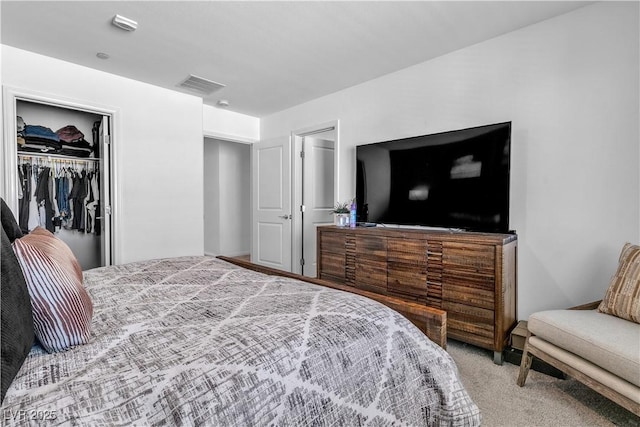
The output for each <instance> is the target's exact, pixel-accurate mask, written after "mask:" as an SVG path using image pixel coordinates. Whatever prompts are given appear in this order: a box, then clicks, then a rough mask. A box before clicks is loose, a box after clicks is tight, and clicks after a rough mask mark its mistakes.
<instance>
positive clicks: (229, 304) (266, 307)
mask: <svg viewBox="0 0 640 427" xmlns="http://www.w3.org/2000/svg"><path fill="white" fill-rule="evenodd" d="M84 283H85V286H86V289H87V291H88V292H89V295H90V296H91V298H92V301H93V304H94V315H93V319H92V324H91V339H90V341H89V343H87V344H85V345H81V346H76V347H74V348H72V349H71V350H68V351H65V352H60V353H52V354H49V353H47V352H45V351H44V350H43V349H42V348H41V347H40V346H38V345H35V346H34V347H33V349H32V350H31V352H30V353H29V355H28V357H27V359H26V361H25V362H24V364H23V366H22V368H21V369H20V371H19V372H18V375H17V376H16V378H15V380H14V381H13V383H12V385H11V387H10V388H9V390H8V392H7V395H6V397H5V400H4V402H3V404H2V410H3V421H4V424H5V425H24V424H25V422H31V423H33V424H34V425H35V424H37V423H39V422H42V421H46V423H47V425H109V426H113V425H154V426H174V425H215V426H267V425H276V426H306V425H315V426H325V425H326V426H329V425H333V426H351V425H371V426H391V425H429V426H441V425H451V426H475V425H479V424H480V421H481V415H480V411H479V409H478V407H477V406H476V405H475V404H474V402H473V401H472V400H471V398H470V396H469V395H468V393H467V392H466V390H465V388H464V387H463V385H462V383H461V381H460V378H459V376H458V371H457V368H456V366H455V363H454V362H453V360H452V358H451V357H450V356H449V355H448V354H447V352H446V351H445V350H443V349H442V348H440V347H439V346H437V345H436V344H434V343H433V342H431V341H430V340H429V339H428V338H427V337H426V336H425V335H424V334H423V333H422V332H420V331H419V330H418V329H417V328H416V327H415V326H414V325H413V324H412V323H410V322H409V321H408V320H407V319H405V318H404V317H403V316H401V315H400V314H398V313H397V312H395V311H393V310H391V309H389V308H387V307H385V306H384V305H382V304H379V303H377V302H375V301H373V300H370V299H368V298H364V297H362V296H358V295H354V294H350V293H347V292H342V291H338V290H334V289H329V288H325V287H322V286H318V285H314V284H310V283H306V282H302V281H298V280H295V279H289V278H283V277H277V276H268V275H265V274H262V273H258V272H254V271H251V270H247V269H244V268H241V267H238V266H235V265H232V264H229V263H227V262H224V261H222V260H219V259H217V258H214V257H207V256H204V257H179V258H170V259H157V260H149V261H142V262H135V263H130V264H125V265H118V266H109V267H102V268H97V269H93V270H89V271H86V272H85V273H84Z"/></svg>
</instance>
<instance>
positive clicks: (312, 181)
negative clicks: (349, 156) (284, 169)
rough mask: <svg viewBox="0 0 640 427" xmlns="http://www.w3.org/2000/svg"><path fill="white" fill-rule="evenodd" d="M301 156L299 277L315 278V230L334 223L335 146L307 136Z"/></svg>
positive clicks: (303, 142) (329, 142) (326, 141)
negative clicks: (300, 272)
mask: <svg viewBox="0 0 640 427" xmlns="http://www.w3.org/2000/svg"><path fill="white" fill-rule="evenodd" d="M302 152H303V153H304V156H303V162H302V165H303V166H302V169H303V171H302V180H303V183H302V205H303V206H304V210H303V214H302V259H303V262H302V263H301V264H302V274H303V275H305V276H309V277H315V276H316V228H317V227H318V225H323V224H332V223H333V215H332V214H331V210H332V209H333V206H334V203H335V197H334V164H335V142H334V141H330V140H326V139H320V138H314V137H310V136H306V137H304V138H303V140H302Z"/></svg>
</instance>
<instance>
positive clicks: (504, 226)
mask: <svg viewBox="0 0 640 427" xmlns="http://www.w3.org/2000/svg"><path fill="white" fill-rule="evenodd" d="M510 148H511V122H505V123H497V124H492V125H486V126H480V127H474V128H468V129H462V130H455V131H450V132H443V133H437V134H432V135H423V136H416V137H411V138H404V139H397V140H392V141H385V142H378V143H374V144H367V145H359V146H356V157H357V165H356V203H357V208H358V210H357V213H358V217H357V220H358V221H359V222H367V223H376V224H380V225H385V224H389V225H412V226H427V227H444V228H455V229H462V230H467V231H482V232H499V233H506V232H508V231H509V174H510V169H509V167H510Z"/></svg>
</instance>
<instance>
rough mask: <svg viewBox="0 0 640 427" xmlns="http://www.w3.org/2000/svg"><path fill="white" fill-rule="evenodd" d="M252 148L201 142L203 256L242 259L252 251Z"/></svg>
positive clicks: (213, 140) (214, 140)
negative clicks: (202, 159)
mask: <svg viewBox="0 0 640 427" xmlns="http://www.w3.org/2000/svg"><path fill="white" fill-rule="evenodd" d="M250 155H251V146H250V145H249V144H246V143H242V142H235V141H229V140H223V139H217V138H210V137H205V138H204V185H203V188H204V253H205V254H207V255H225V256H244V255H248V254H249V252H250V249H251V233H250V224H251V198H250V194H251V193H250V185H251V181H250V176H251V170H250V168H251V159H250Z"/></svg>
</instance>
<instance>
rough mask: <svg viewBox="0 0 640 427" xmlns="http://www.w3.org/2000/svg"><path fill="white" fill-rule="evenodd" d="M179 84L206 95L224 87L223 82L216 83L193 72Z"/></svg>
mask: <svg viewBox="0 0 640 427" xmlns="http://www.w3.org/2000/svg"><path fill="white" fill-rule="evenodd" d="M178 86H180V87H182V88H185V89H189V90H191V91H193V92H198V93H201V94H204V95H209V94H210V93H213V92H215V91H216V90H218V89H222V88H223V87H224V85H223V84H220V83H216V82H214V81H211V80H207V79H204V78H202V77H198V76H194V75H193V74H191V75H190V76H189V77H187V78H186V79H185V80H184V81H183V82H182V83H180V84H179V85H178Z"/></svg>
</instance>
